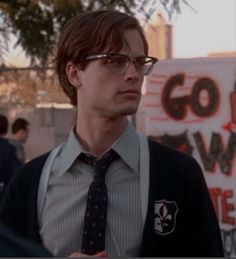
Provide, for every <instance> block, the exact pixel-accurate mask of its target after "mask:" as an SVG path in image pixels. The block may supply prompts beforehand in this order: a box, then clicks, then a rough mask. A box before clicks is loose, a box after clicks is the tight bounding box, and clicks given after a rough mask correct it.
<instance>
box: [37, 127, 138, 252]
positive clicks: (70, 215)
mask: <svg viewBox="0 0 236 259" xmlns="http://www.w3.org/2000/svg"><path fill="white" fill-rule="evenodd" d="M111 148H112V149H113V150H115V151H116V152H117V153H118V154H119V155H120V159H118V160H115V161H114V162H113V163H112V164H111V166H110V167H109V169H108V171H107V174H106V184H107V190H108V212H107V228H106V245H105V250H106V251H107V252H108V255H109V256H126V257H129V256H132V257H133V256H138V255H139V249H140V244H141V239H142V231H143V221H142V211H141V196H140V173H139V166H140V161H139V152H140V148H139V137H138V135H137V133H136V132H135V130H134V128H133V126H132V125H131V124H128V126H127V128H126V129H125V130H124V132H123V133H122V134H121V136H120V137H119V138H118V139H117V140H116V141H115V142H114V144H113V145H112V147H111ZM81 152H85V153H86V151H85V150H84V148H83V147H82V145H81V144H80V142H79V141H78V139H77V138H76V136H75V134H74V132H73V130H72V131H71V133H70V135H69V138H68V141H67V142H66V143H65V145H64V146H63V147H62V150H61V152H60V154H59V155H58V157H57V158H56V160H55V162H54V164H53V167H52V171H51V174H50V177H49V181H48V188H47V193H46V197H45V203H44V206H43V210H42V216H41V217H40V218H39V224H40V235H41V237H42V240H43V243H44V245H45V246H46V248H47V249H48V250H49V251H50V252H51V253H52V254H53V255H54V256H68V255H70V254H71V253H73V252H76V251H77V252H78V251H80V249H81V241H82V231H83V221H84V213H85V208H86V199H87V192H88V188H89V185H90V184H91V182H92V180H93V168H92V167H91V166H90V165H87V164H85V163H83V162H81V161H79V162H78V160H77V157H78V156H79V154H80V153H81Z"/></svg>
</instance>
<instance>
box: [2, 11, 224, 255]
mask: <svg viewBox="0 0 236 259" xmlns="http://www.w3.org/2000/svg"><path fill="white" fill-rule="evenodd" d="M147 53H148V46H147V42H146V39H145V37H144V34H143V31H142V28H141V27H140V25H139V24H138V22H137V20H136V19H135V18H133V17H131V16H129V15H126V14H124V13H120V12H117V11H94V12H85V13H82V14H79V15H78V16H76V17H75V18H73V19H72V20H71V21H69V22H68V23H67V25H66V26H65V28H64V30H63V32H62V34H61V37H60V39H59V44H58V52H57V56H56V64H57V73H58V77H59V82H60V84H61V86H62V88H63V90H64V91H65V93H66V94H67V95H68V97H69V98H70V100H71V103H72V104H73V105H77V106H78V111H77V123H76V125H75V127H73V129H72V130H71V133H70V135H69V138H68V140H67V142H66V143H64V144H62V145H61V146H59V147H57V148H55V149H54V150H53V151H52V152H51V153H50V155H49V154H46V155H44V156H41V157H39V158H37V159H35V160H33V161H31V162H30V163H28V164H27V165H25V166H24V167H23V168H22V169H21V170H20V171H19V172H18V174H17V175H16V177H14V179H13V181H12V182H11V185H10V188H9V189H8V192H7V193H6V196H5V199H4V202H3V206H2V209H1V212H0V219H1V220H2V222H3V223H4V224H5V225H8V226H10V227H12V228H14V229H15V230H16V231H18V232H19V233H21V234H22V235H24V236H25V237H27V238H30V239H32V240H35V241H41V242H42V243H43V244H44V245H45V247H46V248H47V249H48V250H49V251H50V252H51V253H52V254H53V255H55V256H72V257H73V256H74V257H76V256H86V255H93V256H100V257H104V256H126V257H131V256H145V257H148V256H154V257H158V256H170V257H171V256H190V257H191V256H223V249H222V243H221V237H220V231H219V226H218V223H217V218H216V216H215V212H214V209H213V206H212V203H211V200H210V197H209V194H208V191H207V187H206V184H205V181H204V177H203V174H202V172H201V169H200V167H199V166H198V164H197V163H196V162H195V160H193V159H192V158H191V157H189V156H186V155H184V154H182V153H179V152H177V151H174V150H172V149H169V148H168V147H165V146H162V145H160V144H157V143H155V142H152V141H150V140H147V139H146V138H145V137H144V136H141V135H138V134H137V133H136V132H135V129H134V128H133V127H132V125H131V124H130V123H129V122H128V120H127V118H126V116H127V115H131V114H135V113H136V111H137V109H138V105H139V102H140V98H141V86H142V83H143V79H144V76H145V75H148V74H149V73H150V72H151V70H152V68H153V65H154V64H155V62H156V61H157V60H156V59H155V58H152V57H148V56H147ZM109 164H110V165H109ZM16 215H17V217H16Z"/></svg>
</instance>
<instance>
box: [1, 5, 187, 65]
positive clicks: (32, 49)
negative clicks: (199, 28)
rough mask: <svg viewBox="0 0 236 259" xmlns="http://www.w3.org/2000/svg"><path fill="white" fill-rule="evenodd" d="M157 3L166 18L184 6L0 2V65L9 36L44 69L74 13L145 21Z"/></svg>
mask: <svg viewBox="0 0 236 259" xmlns="http://www.w3.org/2000/svg"><path fill="white" fill-rule="evenodd" d="M158 2H159V3H161V5H162V6H163V8H164V9H165V11H166V12H167V13H168V15H169V17H171V14H173V13H174V12H178V13H179V12H180V10H181V8H180V4H187V2H186V1H185V0H158V1H157V0H119V1H116V0H0V22H1V23H2V25H1V23H0V62H1V59H2V63H3V56H4V53H5V50H4V46H6V44H4V40H5V41H6V40H7V35H8V34H9V33H13V34H14V35H15V36H16V37H17V43H16V45H20V46H21V47H22V48H23V50H24V51H25V53H26V55H27V56H28V57H29V58H30V60H31V64H33V65H35V64H37V65H41V66H46V65H47V64H48V62H49V61H50V57H51V56H52V54H53V49H54V46H55V43H56V42H57V39H58V36H59V33H60V31H61V30H62V27H63V26H64V24H65V23H66V22H67V21H68V20H69V19H70V18H71V17H73V16H74V15H76V14H77V13H79V12H83V11H86V10H95V9H96V10H97V9H119V10H122V11H125V12H127V13H130V14H136V13H137V12H139V13H142V14H143V15H144V19H146V20H148V19H149V17H150V15H151V13H152V12H153V10H155V9H156V4H157V3H158Z"/></svg>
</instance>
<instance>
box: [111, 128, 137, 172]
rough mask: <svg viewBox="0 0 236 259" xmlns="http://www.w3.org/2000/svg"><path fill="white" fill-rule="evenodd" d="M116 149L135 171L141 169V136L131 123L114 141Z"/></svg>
mask: <svg viewBox="0 0 236 259" xmlns="http://www.w3.org/2000/svg"><path fill="white" fill-rule="evenodd" d="M112 149H114V150H115V151H116V152H117V153H118V154H119V155H120V157H121V158H122V160H123V161H124V162H125V163H126V164H128V165H129V166H130V167H131V168H132V169H133V171H134V172H138V171H139V152H140V150H139V137H138V134H137V133H136V131H135V129H134V127H133V126H132V124H131V123H128V126H127V127H126V129H125V130H124V131H123V133H122V134H121V135H120V137H119V138H118V139H117V140H116V141H115V142H114V143H113V145H112Z"/></svg>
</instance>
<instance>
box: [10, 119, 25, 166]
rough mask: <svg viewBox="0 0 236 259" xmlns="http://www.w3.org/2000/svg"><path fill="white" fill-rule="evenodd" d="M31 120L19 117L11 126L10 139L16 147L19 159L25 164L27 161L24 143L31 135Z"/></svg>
mask: <svg viewBox="0 0 236 259" xmlns="http://www.w3.org/2000/svg"><path fill="white" fill-rule="evenodd" d="M29 125H30V124H29V122H28V121H27V120H25V119H23V118H17V119H16V120H15V121H14V122H13V123H12V126H11V133H12V137H11V139H9V142H10V144H12V145H13V146H14V147H15V148H16V154H17V157H18V159H19V160H20V161H21V162H22V163H23V164H24V163H25V161H26V156H25V149H24V146H23V144H25V143H26V140H27V139H28V137H29V131H30V130H29Z"/></svg>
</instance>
